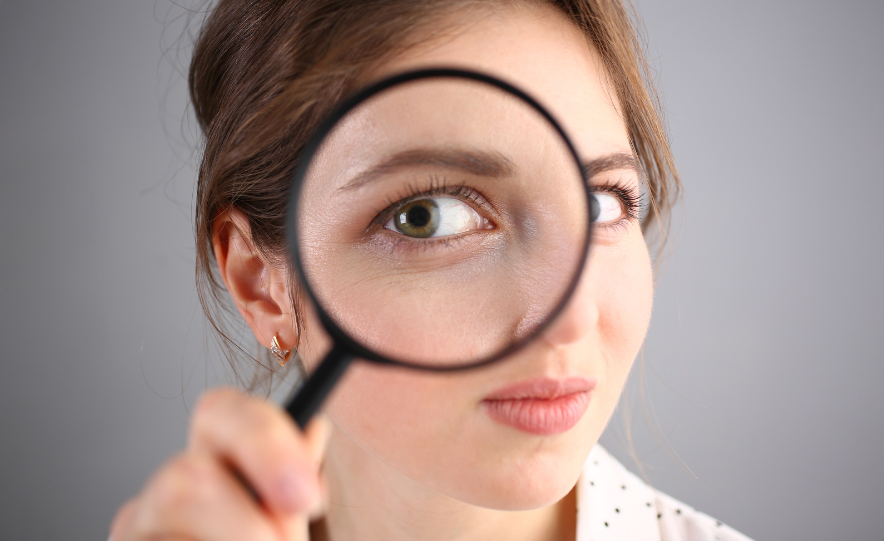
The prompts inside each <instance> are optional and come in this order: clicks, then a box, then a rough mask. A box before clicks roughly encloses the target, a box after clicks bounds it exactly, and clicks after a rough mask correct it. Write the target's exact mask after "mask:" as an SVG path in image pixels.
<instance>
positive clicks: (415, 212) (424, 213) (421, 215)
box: [408, 207, 432, 227]
mask: <svg viewBox="0 0 884 541" xmlns="http://www.w3.org/2000/svg"><path fill="white" fill-rule="evenodd" d="M430 218H432V215H431V214H430V211H429V210H428V209H427V208H426V207H412V208H410V209H408V222H409V223H410V224H411V225H413V226H415V227H424V226H425V225H427V224H428V223H430Z"/></svg>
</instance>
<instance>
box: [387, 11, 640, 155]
mask: <svg viewBox="0 0 884 541" xmlns="http://www.w3.org/2000/svg"><path fill="white" fill-rule="evenodd" d="M464 19H465V20H463V21H459V20H457V19H455V24H454V31H453V32H449V33H446V34H445V37H444V38H442V39H439V40H435V41H433V42H432V43H427V44H424V45H423V46H418V47H416V48H413V49H410V50H409V51H408V52H407V53H405V54H402V55H400V56H398V57H396V58H395V59H393V60H392V61H389V62H387V63H386V64H384V65H383V66H381V67H380V68H379V69H378V70H376V72H375V74H374V75H376V76H378V77H382V76H384V75H388V74H391V73H395V72H399V71H404V70H409V69H416V68H419V67H427V66H450V67H462V68H467V69H472V70H477V71H483V72H486V73H489V74H491V75H494V76H496V77H499V78H501V79H503V80H505V81H508V82H510V83H513V84H515V85H516V86H518V87H520V88H522V89H523V90H525V91H526V92H528V93H529V94H531V95H532V96H533V97H534V98H535V99H537V100H538V101H539V102H540V103H541V104H542V105H543V106H544V107H546V108H547V109H548V110H549V111H550V112H551V113H552V114H553V116H555V117H556V119H557V120H558V121H559V122H560V123H561V124H562V126H563V127H564V129H565V131H566V132H567V133H568V135H569V136H570V137H571V139H572V141H573V142H574V144H575V146H576V147H577V151H578V153H579V154H580V155H581V158H583V159H587V160H591V159H593V158H596V157H599V156H602V155H606V154H610V153H612V152H627V153H628V152H631V150H630V145H629V137H628V134H627V130H626V126H625V123H624V121H623V118H622V117H621V113H620V111H619V104H618V103H617V99H616V94H615V92H614V91H613V89H612V88H611V86H610V83H609V82H608V80H607V77H606V73H605V70H604V68H603V67H602V63H601V59H600V58H599V56H598V54H597V53H596V52H595V50H594V49H593V48H592V46H591V45H590V44H589V43H588V41H587V39H586V37H585V36H584V35H583V34H582V33H581V31H580V30H579V29H578V28H577V27H576V26H575V25H574V24H573V23H572V22H571V21H569V20H568V19H567V18H566V17H565V16H564V15H562V14H561V13H559V12H558V11H556V10H555V9H553V8H551V7H548V6H544V5H536V4H527V3H526V5H524V6H520V7H519V8H513V7H509V8H506V7H501V8H497V9H495V10H493V11H491V10H488V11H484V10H483V11H481V12H480V15H479V16H471V17H466V18H464Z"/></svg>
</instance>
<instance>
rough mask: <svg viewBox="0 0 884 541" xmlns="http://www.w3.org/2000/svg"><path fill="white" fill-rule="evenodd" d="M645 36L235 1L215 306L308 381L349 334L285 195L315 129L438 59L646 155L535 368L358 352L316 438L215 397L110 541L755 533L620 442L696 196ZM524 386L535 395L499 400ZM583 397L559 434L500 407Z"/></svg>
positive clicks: (594, 142)
mask: <svg viewBox="0 0 884 541" xmlns="http://www.w3.org/2000/svg"><path fill="white" fill-rule="evenodd" d="M636 43H637V41H636V38H635V35H634V33H633V30H632V27H631V25H630V22H629V17H628V13H627V12H626V11H625V9H624V7H623V6H622V5H621V3H620V2H619V0H598V1H596V0H583V1H580V0H570V1H565V0H562V1H556V2H547V1H539V0H538V1H529V0H507V1H497V0H485V1H477V0H442V1H438V0H437V1H416V0H370V1H361V2H345V1H340V0H339V1H333V0H324V1H323V0H313V1H301V2H295V1H288V2H271V1H258V0H253V1H243V0H240V1H221V2H220V3H219V4H218V6H217V7H216V8H215V9H214V11H213V12H212V13H211V15H210V16H209V18H208V19H207V21H206V23H205V24H204V26H203V29H202V32H201V34H200V36H199V40H198V42H197V45H196V49H195V52H194V58H193V63H192V66H191V73H190V88H191V95H192V98H193V103H194V107H195V109H196V114H197V118H198V119H199V122H200V124H201V127H202V129H203V131H204V133H205V136H206V141H205V151H204V157H203V162H202V167H201V170H200V175H199V188H198V198H197V212H196V219H197V243H198V247H199V269H200V277H201V285H202V286H203V292H204V295H203V297H202V298H203V300H204V307H206V308H207V315H208V316H209V318H210V320H211V321H212V322H213V323H216V322H217V321H218V320H219V319H220V318H219V317H218V316H215V315H214V313H213V312H212V310H211V303H210V302H209V301H212V300H216V301H220V302H223V300H224V297H223V295H224V293H223V292H222V291H221V288H222V284H223V287H224V288H226V290H227V291H228V292H229V295H230V298H231V299H232V301H233V303H234V304H235V305H236V307H237V309H238V311H239V313H240V314H241V315H242V317H243V318H244V320H245V322H246V323H247V324H248V326H249V328H250V329H251V331H252V332H253V333H254V336H255V337H256V339H257V340H258V342H259V343H261V344H262V345H263V346H264V347H265V348H268V350H269V349H270V348H275V349H276V350H277V351H278V350H280V349H281V350H297V351H298V356H299V357H300V358H301V359H303V360H304V365H305V366H304V368H305V369H306V370H307V371H308V372H309V371H311V370H312V369H313V368H314V366H315V363H316V362H317V359H319V358H321V354H322V352H324V351H326V350H327V349H328V348H329V347H330V340H329V338H328V337H327V335H326V334H325V333H324V332H323V330H322V327H321V325H320V324H319V322H318V321H317V316H316V312H315V309H314V307H312V306H311V305H310V304H309V303H307V302H303V301H302V299H301V296H300V292H299V290H298V287H297V285H296V284H295V282H294V276H293V270H292V269H291V268H290V266H289V265H288V259H287V253H286V246H285V243H284V238H283V237H284V236H283V222H284V219H283V216H284V213H285V204H286V202H287V201H288V189H289V184H290V178H291V174H292V170H293V167H294V163H295V160H296V157H297V156H298V155H299V153H300V152H301V151H302V150H303V147H304V145H305V143H306V140H307V139H308V138H309V137H310V135H311V134H312V133H313V131H314V130H315V129H316V127H317V124H318V123H319V122H320V121H321V120H322V119H323V118H324V117H325V115H327V114H328V113H329V111H330V110H331V109H332V108H333V107H334V106H335V105H336V104H337V103H339V102H340V100H341V99H342V98H343V97H345V96H346V95H348V94H349V93H350V92H352V91H353V90H355V89H356V88H359V87H360V86H362V85H364V84H366V83H367V82H370V81H373V80H376V79H378V78H382V77H384V76H386V75H390V74H394V73H398V72H402V71H407V70H411V69H417V68H421V67H426V66H438V65H444V66H457V67H463V68H468V69H471V70H476V71H481V72H486V73H489V74H491V75H495V76H498V77H500V78H501V79H504V80H507V81H509V82H512V83H514V84H515V85H516V86H518V87H521V88H523V89H525V90H526V91H527V92H528V93H529V94H531V95H533V96H534V97H536V98H537V99H538V100H539V101H540V102H541V103H542V104H544V106H546V107H547V108H548V109H549V110H550V111H551V112H552V114H553V116H554V117H556V118H557V119H559V120H560V121H561V122H562V124H563V127H564V129H565V131H566V132H567V133H568V134H569V136H570V137H571V139H572V141H573V142H574V144H575V147H576V150H577V152H578V154H579V155H580V157H581V159H584V160H588V161H593V160H605V159H607V157H610V156H627V157H633V158H634V159H623V160H619V161H616V163H614V165H613V166H611V167H607V168H606V170H605V171H603V172H601V173H599V174H597V175H593V176H592V177H591V179H590V182H591V183H592V185H593V189H594V191H595V192H596V193H597V194H605V195H604V197H607V198H608V199H607V200H608V201H614V202H615V204H614V206H613V207H612V208H614V209H615V211H614V212H613V213H603V216H602V217H601V218H600V219H599V221H598V222H597V223H595V224H594V225H593V241H594V245H593V250H592V255H591V256H590V258H589V261H588V264H587V265H586V267H585V270H584V271H583V274H582V275H581V276H580V282H579V284H578V287H577V290H576V292H575V293H574V295H573V296H572V298H571V300H570V301H569V303H568V305H567V307H566V308H565V310H564V311H563V312H562V313H561V314H560V315H559V316H558V317H557V318H556V320H555V321H554V322H553V323H552V325H551V326H550V327H548V328H547V329H546V330H545V331H544V332H543V333H542V335H541V336H540V337H539V338H537V339H536V340H534V341H533V342H531V343H530V344H528V345H527V347H525V348H523V349H521V350H519V351H518V352H517V353H516V354H515V355H514V356H513V358H511V359H508V360H507V362H505V363H500V364H497V365H493V366H490V367H487V368H485V369H482V370H476V371H466V372H461V373H447V374H445V375H440V374H434V373H423V372H419V371H408V370H401V369H392V368H388V367H381V366H375V365H370V364H368V363H354V365H353V366H352V367H351V369H350V371H349V372H348V374H347V375H346V376H345V378H344V380H343V381H342V382H341V383H340V384H339V385H338V387H337V388H336V390H335V391H334V392H333V394H332V396H331V398H330V399H329V400H328V401H327V402H326V404H325V407H324V415H325V419H318V420H315V421H314V422H312V423H311V424H310V425H309V426H308V427H307V429H306V430H305V431H304V432H303V433H302V432H300V431H299V430H298V429H297V427H296V425H295V424H294V423H293V422H292V421H291V420H290V419H289V418H288V417H287V416H286V414H285V413H284V412H283V411H282V410H280V409H278V408H277V407H275V406H273V405H270V404H268V403H266V402H264V401H262V400H259V399H255V398H251V397H249V396H247V395H245V394H243V393H240V392H238V391H234V390H217V391H212V392H209V393H207V395H206V396H205V397H204V398H203V399H202V400H201V401H200V403H199V405H198V407H197V408H196V411H195V412H194V417H193V421H192V425H191V430H190V438H189V441H188V446H187V448H186V449H185V450H184V451H183V452H182V453H181V454H180V455H179V456H177V457H175V458H172V459H170V460H169V461H168V462H167V463H166V464H164V465H163V466H162V467H161V468H160V469H159V470H158V471H157V472H156V474H155V475H154V476H153V477H152V478H151V479H150V480H149V481H148V482H147V484H146V486H145V488H144V490H143V491H142V492H141V493H140V494H139V495H138V496H137V497H136V498H134V499H133V500H132V501H130V502H129V503H127V504H126V505H124V506H123V507H122V508H121V509H120V511H119V512H118V514H117V517H116V518H115V520H114V524H113V526H112V531H111V538H112V539H114V540H115V541H123V540H135V539H155V538H164V539H165V538H169V539H199V540H206V541H209V540H222V539H231V540H233V539H237V540H241V539H249V540H265V539H266V540H282V539H313V540H315V539H330V540H335V541H341V540H348V539H360V540H367V539H385V540H394V539H507V540H547V539H578V540H581V541H589V540H594V539H636V540H651V539H666V540H672V539H703V540H706V539H709V540H711V539H746V538H745V537H744V536H742V535H741V534H739V533H737V532H735V531H734V530H732V529H730V528H728V527H726V526H724V525H722V524H720V523H717V522H716V521H715V520H713V519H711V518H709V517H708V516H706V515H703V514H701V513H698V512H696V511H694V510H693V509H692V508H691V507H689V506H687V505H685V504H682V503H680V502H677V501H675V500H673V499H672V498H670V497H668V496H666V495H664V494H660V493H658V492H656V491H654V490H653V489H652V488H650V487H648V486H647V485H645V484H644V483H642V482H641V481H640V480H639V479H638V478H636V477H635V476H634V475H632V474H630V473H629V472H627V471H626V470H625V469H624V468H623V467H622V466H621V465H620V464H618V463H617V462H616V461H614V459H613V458H611V457H610V456H609V455H608V454H607V453H606V452H605V451H604V450H603V449H602V448H601V447H599V446H598V445H597V441H598V438H599V436H600V435H601V433H602V431H603V430H604V428H605V426H606V424H607V422H608V420H609V419H610V417H611V415H612V413H613V411H614V408H615V406H616V404H617V402H618V400H619V398H620V394H621V392H622V390H623V386H624V384H625V381H626V379H627V375H628V373H629V370H630V368H631V366H632V362H633V360H634V359H635V357H636V355H637V353H638V350H639V348H640V346H641V344H642V341H643V339H644V336H645V332H646V329H647V325H648V322H649V319H650V313H651V302H652V295H653V283H652V267H651V260H650V257H649V251H648V247H647V244H646V240H645V233H646V232H648V231H653V228H652V225H653V224H655V223H656V224H660V223H664V222H665V215H666V211H667V209H668V207H669V204H670V200H671V198H672V197H674V194H675V193H677V186H678V181H677V177H676V175H675V170H674V166H673V164H672V160H671V155H670V151H669V147H668V143H667V141H666V139H665V136H664V135H663V132H662V129H661V121H660V119H659V117H658V115H657V112H656V111H655V109H654V101H653V91H652V90H651V89H650V86H649V85H648V84H647V83H646V81H645V79H643V74H644V73H645V69H644V68H645V66H644V62H643V58H642V56H641V52H640V49H639V47H638V46H637V44H636ZM642 183H644V184H645V185H644V186H642ZM613 187H617V189H613ZM643 189H644V190H645V191H646V194H647V198H648V203H649V205H648V207H647V209H646V210H645V211H644V212H640V211H641V210H642V209H640V208H639V201H640V200H641V193H642V191H643ZM600 197H601V196H600ZM216 277H217V278H220V280H217V278H216ZM218 327H219V326H218V325H216V328H218ZM225 336H226V335H225ZM574 381H577V382H580V381H583V382H585V383H584V385H583V386H581V385H577V386H576V387H575V386H573V385H572V384H573V382H574ZM513 385H516V386H519V385H521V386H522V387H523V388H525V387H527V388H530V389H533V390H529V391H526V392H525V394H524V396H501V395H500V392H499V390H500V389H501V388H504V389H505V388H508V386H509V387H512V386H513ZM504 394H506V393H504ZM590 395H591V399H589V397H590ZM575 397H576V398H575ZM565 398H567V399H569V400H572V401H576V403H578V406H575V407H576V408H577V410H576V411H577V414H576V415H575V416H573V417H574V418H573V422H565V423H558V424H557V425H555V426H554V427H553V428H552V429H549V430H537V429H531V427H530V426H529V427H526V426H524V423H523V424H522V426H513V423H507V422H502V421H501V419H500V416H499V415H495V414H494V411H495V410H496V409H499V408H501V407H514V406H513V404H516V403H522V402H520V401H523V400H527V401H528V402H532V401H533V402H538V401H542V400H558V399H565ZM578 398H579V399H580V400H578ZM403 405H407V407H403ZM516 424H518V423H516ZM535 428H536V427H535ZM247 486H248V487H250V488H246V487H247Z"/></svg>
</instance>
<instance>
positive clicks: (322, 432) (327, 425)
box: [304, 414, 332, 520]
mask: <svg viewBox="0 0 884 541" xmlns="http://www.w3.org/2000/svg"><path fill="white" fill-rule="evenodd" d="M331 433H332V424H331V422H330V421H329V420H328V418H327V417H326V416H325V415H322V414H320V415H316V416H315V417H314V418H313V419H312V420H311V421H310V423H309V424H308V425H307V427H306V428H305V430H304V439H305V440H306V442H307V448H308V452H309V454H310V456H311V458H313V459H314V460H316V462H318V463H320V464H321V463H322V459H323V457H324V456H325V449H326V448H327V447H328V442H329V440H330V439H331ZM319 494H320V496H319V498H316V500H315V501H314V503H313V505H312V506H311V507H310V508H309V510H308V516H309V517H310V519H311V520H313V519H317V518H319V517H321V516H322V515H324V514H325V508H326V505H327V500H328V498H327V493H326V486H325V483H324V481H323V479H322V476H320V478H319Z"/></svg>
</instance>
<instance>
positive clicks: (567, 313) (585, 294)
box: [540, 277, 599, 346]
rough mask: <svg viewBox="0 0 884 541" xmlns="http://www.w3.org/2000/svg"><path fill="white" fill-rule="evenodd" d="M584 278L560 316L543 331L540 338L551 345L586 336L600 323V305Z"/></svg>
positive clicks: (562, 344)
mask: <svg viewBox="0 0 884 541" xmlns="http://www.w3.org/2000/svg"><path fill="white" fill-rule="evenodd" d="M587 282H588V280H586V279H585V277H584V279H582V280H580V283H579V284H578V285H577V288H576V289H575V290H574V293H573V294H572V295H571V298H570V299H569V300H568V302H567V304H566V305H565V307H564V308H563V309H562V311H561V312H560V313H559V315H558V316H556V318H555V319H554V320H553V321H552V323H550V326H549V327H547V328H546V330H545V331H543V334H542V335H541V337H540V339H541V340H542V341H544V342H546V343H548V344H549V345H551V346H564V345H568V344H571V343H574V342H577V341H578V340H580V339H582V338H583V337H585V336H586V335H587V334H589V333H590V331H591V330H592V329H593V328H595V326H596V324H597V323H598V318H599V311H598V305H597V303H596V302H595V301H594V299H593V297H592V295H591V294H590V291H589V287H588V286H587V285H586V284H587Z"/></svg>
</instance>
